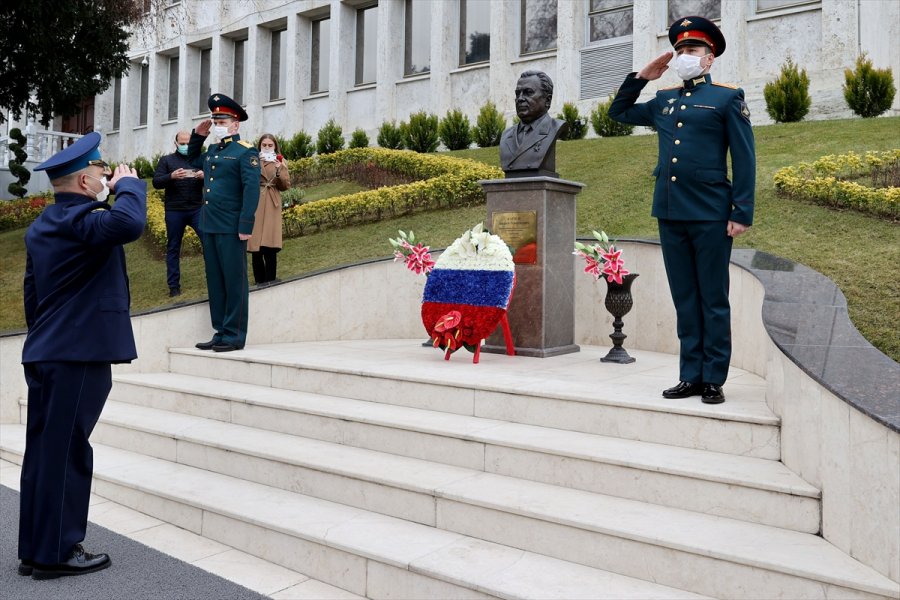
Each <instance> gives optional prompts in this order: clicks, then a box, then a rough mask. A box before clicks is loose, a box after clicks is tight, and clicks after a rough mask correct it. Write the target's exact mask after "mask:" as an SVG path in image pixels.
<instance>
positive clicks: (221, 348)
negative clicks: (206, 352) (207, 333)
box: [212, 342, 240, 352]
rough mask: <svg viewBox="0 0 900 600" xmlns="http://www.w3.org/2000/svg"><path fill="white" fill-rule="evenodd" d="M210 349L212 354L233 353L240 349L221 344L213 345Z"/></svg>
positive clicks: (232, 345) (231, 345)
mask: <svg viewBox="0 0 900 600" xmlns="http://www.w3.org/2000/svg"><path fill="white" fill-rule="evenodd" d="M212 349H213V352H234V351H235V350H240V348H238V347H237V346H235V345H234V344H225V343H223V342H219V343H217V344H215V345H214V346H213V347H212Z"/></svg>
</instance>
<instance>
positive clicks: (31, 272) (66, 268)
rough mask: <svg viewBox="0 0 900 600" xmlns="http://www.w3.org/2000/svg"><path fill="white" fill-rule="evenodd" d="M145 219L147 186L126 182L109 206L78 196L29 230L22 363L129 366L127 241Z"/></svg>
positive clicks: (65, 197) (66, 198) (132, 354)
mask: <svg viewBox="0 0 900 600" xmlns="http://www.w3.org/2000/svg"><path fill="white" fill-rule="evenodd" d="M146 222H147V184H146V183H145V182H144V181H142V180H140V179H132V178H125V179H121V180H120V181H119V182H118V183H117V184H116V202H115V204H114V205H113V206H112V207H110V205H109V204H107V203H105V202H97V201H96V200H93V199H91V198H89V197H88V196H82V195H80V194H71V193H64V194H56V201H55V203H54V204H52V205H51V206H48V207H47V209H46V210H44V212H43V213H42V214H41V216H39V217H38V218H37V220H35V222H34V223H32V224H31V226H30V227H29V228H28V231H27V232H26V233H25V248H26V251H27V255H26V266H25V290H24V291H25V321H26V323H27V324H28V335H27V336H26V337H25V346H24V348H23V350H22V362H23V363H32V362H44V361H52V362H108V363H120V362H130V361H132V360H134V359H135V358H137V351H136V350H135V346H134V333H133V332H132V330H131V315H130V313H129V304H130V302H131V296H130V293H129V289H128V275H127V273H126V272H125V251H124V250H123V248H122V245H123V244H126V243H128V242H131V241H134V240H136V239H138V238H139V237H140V236H141V234H142V233H143V231H144V225H145V223H146Z"/></svg>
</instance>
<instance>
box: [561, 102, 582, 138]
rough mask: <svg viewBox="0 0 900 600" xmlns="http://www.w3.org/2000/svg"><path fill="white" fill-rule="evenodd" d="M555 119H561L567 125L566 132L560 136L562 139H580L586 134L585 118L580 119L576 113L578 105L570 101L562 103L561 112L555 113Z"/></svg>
mask: <svg viewBox="0 0 900 600" xmlns="http://www.w3.org/2000/svg"><path fill="white" fill-rule="evenodd" d="M556 118H557V119H562V120H563V121H565V122H566V125H568V127H567V128H566V132H565V133H563V134H562V135H561V136H560V139H562V140H580V139H582V138H583V137H584V136H586V135H587V119H582V118H581V115H580V114H578V107H577V106H575V105H574V104H573V103H571V102H566V103H565V104H563V107H562V112H561V113H559V114H558V115H556Z"/></svg>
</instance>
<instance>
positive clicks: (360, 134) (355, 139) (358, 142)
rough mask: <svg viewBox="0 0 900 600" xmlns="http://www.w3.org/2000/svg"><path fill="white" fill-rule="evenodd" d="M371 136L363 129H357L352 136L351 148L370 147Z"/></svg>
mask: <svg viewBox="0 0 900 600" xmlns="http://www.w3.org/2000/svg"><path fill="white" fill-rule="evenodd" d="M368 147H369V136H367V135H366V132H365V131H363V130H362V129H356V130H355V131H354V132H353V134H352V135H351V136H350V148H368Z"/></svg>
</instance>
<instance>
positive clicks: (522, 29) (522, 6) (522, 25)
mask: <svg viewBox="0 0 900 600" xmlns="http://www.w3.org/2000/svg"><path fill="white" fill-rule="evenodd" d="M528 2H529V0H520V2H519V56H530V55H532V54H540V53H542V52H554V51H556V50H557V49H558V48H559V2H558V1H556V0H554V3H555V6H556V11H557V12H556V15H557V21H556V32H555V35H554V37H553V46H552V47H547V48H540V49H538V50H526V49H525V42H526V29H527V28H526V18H525V17H526V14H527V12H526V6H527V4H528ZM588 8H590V2H588Z"/></svg>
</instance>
